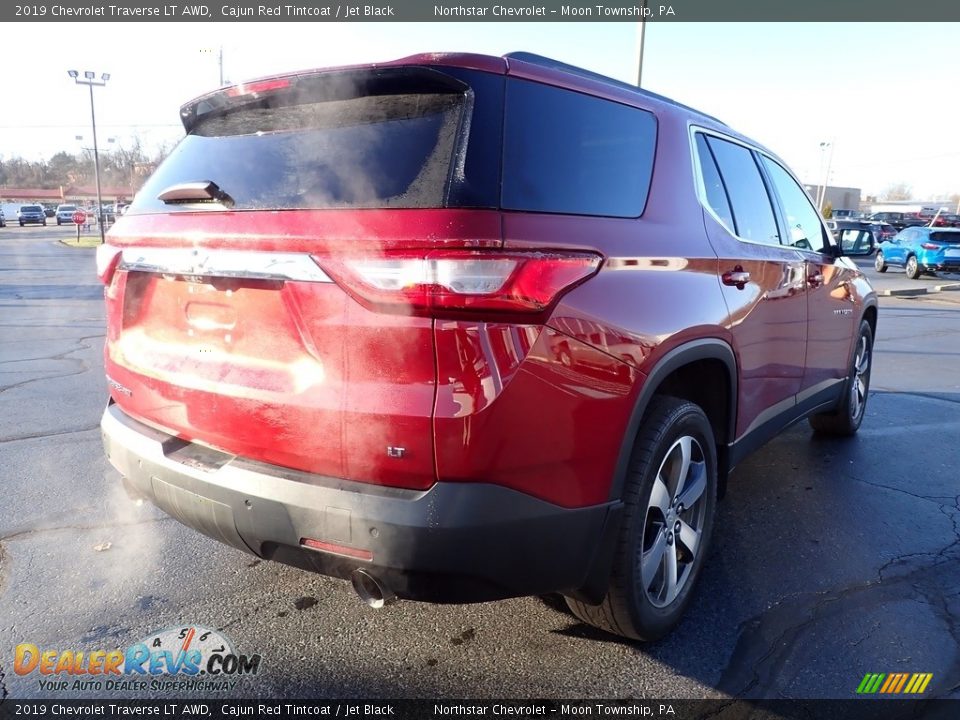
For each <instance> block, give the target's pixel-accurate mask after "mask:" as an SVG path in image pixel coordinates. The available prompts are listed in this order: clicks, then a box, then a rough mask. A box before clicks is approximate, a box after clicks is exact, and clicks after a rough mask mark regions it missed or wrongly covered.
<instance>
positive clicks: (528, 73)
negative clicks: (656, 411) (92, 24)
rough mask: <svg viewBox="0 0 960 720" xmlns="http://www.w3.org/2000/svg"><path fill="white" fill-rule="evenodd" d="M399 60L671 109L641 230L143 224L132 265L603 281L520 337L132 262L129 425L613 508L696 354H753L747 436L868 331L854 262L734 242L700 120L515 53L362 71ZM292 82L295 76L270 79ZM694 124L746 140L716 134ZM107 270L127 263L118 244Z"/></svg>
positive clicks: (120, 303) (478, 324) (233, 220)
mask: <svg viewBox="0 0 960 720" xmlns="http://www.w3.org/2000/svg"><path fill="white" fill-rule="evenodd" d="M401 65H427V66H438V67H444V66H456V67H465V68H473V69H478V70H482V71H484V72H490V73H498V74H509V75H511V76H515V77H521V78H525V79H530V80H537V81H540V82H545V83H549V84H554V85H560V86H564V87H570V88H572V89H575V90H578V91H581V92H589V93H591V94H596V95H598V96H601V97H606V98H609V99H612V100H616V101H618V102H623V103H627V104H632V105H637V106H641V107H644V108H647V109H649V110H651V111H652V112H654V113H656V115H657V118H658V137H657V149H656V158H655V162H654V176H653V180H652V183H651V191H650V197H649V199H648V202H647V207H646V210H645V213H644V215H643V217H642V218H637V219H629V218H627V219H616V218H598V217H577V216H572V215H549V214H535V213H517V212H498V211H495V210H288V211H284V212H274V211H222V210H218V211H216V212H200V213H188V212H177V213H171V214H169V215H167V214H162V215H135V216H126V217H124V218H123V219H122V222H120V223H118V224H117V225H116V226H115V227H114V229H113V230H111V232H110V233H109V238H108V242H109V244H110V247H112V248H115V249H116V250H123V249H125V248H129V249H131V250H132V249H137V248H167V249H170V248H173V249H177V248H179V249H184V250H198V251H199V250H202V251H220V250H246V251H254V252H267V251H279V252H289V253H307V254H309V255H310V256H312V257H314V258H316V260H317V264H318V265H319V266H320V267H323V266H324V264H325V262H327V267H328V268H331V273H330V274H331V275H333V276H334V279H338V278H337V277H336V272H335V271H333V270H332V268H333V267H335V266H336V265H337V263H341V262H342V261H343V260H344V259H350V258H359V257H371V256H372V257H377V256H382V255H384V254H389V253H402V252H407V251H409V252H414V253H415V252H417V251H430V250H434V249H450V248H471V249H479V250H484V249H486V250H489V251H497V250H501V251H503V252H513V251H519V252H529V251H536V250H549V251H560V252H567V253H570V252H585V253H592V254H595V255H596V256H598V257H601V258H603V264H602V266H601V268H600V270H599V272H597V274H596V275H594V276H593V277H591V278H590V279H589V280H588V281H586V282H584V283H582V284H580V285H579V286H577V287H575V288H574V289H572V290H570V291H569V292H567V293H566V294H564V295H563V296H562V297H561V298H560V300H559V302H558V303H557V304H556V305H555V307H554V308H553V310H552V312H551V313H550V314H549V316H548V317H544V318H537V319H536V321H531V320H530V319H523V318H518V319H516V320H511V321H508V320H505V319H504V318H502V317H496V318H488V317H481V318H478V319H464V318H458V319H449V318H440V319H436V318H432V317H415V316H413V315H412V313H410V314H402V313H401V314H397V313H395V312H391V313H383V312H377V310H376V308H374V307H372V306H370V305H369V303H368V304H367V306H366V307H365V306H364V304H362V303H361V302H358V301H357V299H355V297H351V295H350V294H349V293H348V292H347V291H346V290H345V288H344V287H341V286H340V285H339V284H337V283H334V282H300V281H290V280H288V281H265V280H236V281H234V280H223V281H216V282H208V281H203V280H196V281H195V280H191V279H189V278H182V277H180V278H175V277H164V276H162V275H159V274H150V273H142V272H130V271H127V270H124V269H123V267H122V266H121V267H120V269H119V270H117V271H116V272H114V273H113V275H112V277H110V273H109V267H108V266H109V263H106V265H105V267H106V268H107V270H108V271H107V272H105V273H104V277H105V278H108V279H109V282H110V284H109V286H108V289H107V293H106V296H107V309H108V336H107V345H106V368H107V373H108V375H109V376H110V378H111V379H112V380H113V381H114V383H116V384H117V385H119V386H121V387H123V388H125V389H126V390H127V391H128V393H125V392H121V391H120V390H118V389H117V387H116V386H112V390H111V393H112V396H113V399H114V400H115V401H116V402H117V403H118V404H119V405H120V406H121V408H122V409H123V410H124V411H125V412H127V413H128V414H130V415H131V416H133V417H134V418H137V419H140V420H142V421H144V422H147V423H148V424H153V425H156V426H158V427H161V428H163V429H165V430H167V431H169V432H171V433H173V434H175V435H177V436H179V437H181V438H184V439H186V440H198V441H201V442H202V443H205V444H209V445H211V446H214V447H217V448H220V449H223V450H225V451H227V452H229V453H233V454H236V455H240V456H243V457H248V458H252V459H255V460H262V461H265V462H268V463H273V464H277V465H281V466H286V467H291V468H296V469H300V470H305V471H308V472H311V473H317V474H319V475H325V476H332V477H336V478H346V479H349V480H354V481H359V482H364V483H372V484H378V485H387V486H396V487H404V488H414V489H426V488H429V487H430V486H432V485H433V484H434V483H436V482H437V481H454V482H484V483H494V484H499V485H503V486H506V487H509V488H513V489H516V490H519V491H521V492H524V493H527V494H529V495H532V496H535V497H537V498H541V499H545V500H548V501H550V502H552V503H555V504H557V505H560V506H563V507H580V506H586V505H596V504H599V503H602V502H605V501H607V500H608V499H610V493H611V486H612V483H613V481H614V478H615V476H616V473H617V461H618V456H619V454H620V452H621V448H622V447H623V444H624V442H625V433H626V431H627V428H628V424H629V422H630V419H631V414H632V412H633V411H634V408H635V407H636V406H637V402H638V398H639V397H640V394H641V392H642V390H643V389H644V383H645V380H646V378H647V376H648V375H649V374H650V373H651V372H652V371H653V370H654V369H655V368H656V366H657V364H658V363H659V362H660V360H662V359H663V358H665V357H666V356H667V355H668V354H669V353H670V352H671V351H672V350H674V349H675V348H678V347H680V346H681V345H683V344H684V343H686V342H688V341H691V340H699V339H704V338H709V339H715V340H718V341H720V342H722V343H725V344H726V345H728V346H729V347H730V348H732V349H733V352H734V354H735V357H736V361H737V378H736V380H737V381H738V382H739V392H738V395H737V397H736V398H734V399H733V400H732V402H733V403H734V404H735V418H736V421H735V423H736V427H735V429H734V432H733V436H732V437H731V438H722V440H724V441H726V440H734V439H736V438H740V437H741V436H743V435H744V434H745V433H746V432H747V431H748V430H750V429H752V428H754V427H756V426H757V425H758V423H760V422H762V421H763V420H764V419H765V418H766V417H767V416H768V415H769V413H770V412H771V411H772V410H773V409H776V408H777V407H779V406H781V405H782V404H783V403H789V402H791V401H793V400H795V398H796V396H797V394H798V393H800V392H802V391H803V390H806V389H810V388H812V387H816V386H817V384H818V383H819V382H822V381H823V380H825V379H835V378H839V377H842V376H843V374H844V372H845V369H846V362H847V358H848V356H849V353H850V348H851V344H850V339H851V337H852V329H851V324H852V323H853V322H854V319H856V318H859V317H860V316H862V308H863V300H864V297H865V296H866V295H868V294H869V292H870V289H869V286H868V285H867V284H866V283H865V282H861V280H860V279H859V278H858V274H857V272H856V271H855V270H853V269H851V268H850V267H848V266H847V265H845V264H844V263H843V262H842V261H838V260H833V259H827V258H823V259H822V261H821V262H812V261H804V260H798V259H797V253H796V252H795V251H793V250H789V249H784V248H773V247H770V246H761V245H754V244H747V243H743V242H740V241H739V240H737V239H736V238H734V237H732V236H731V235H730V234H729V233H727V232H725V231H724V229H723V228H722V227H721V226H720V225H719V223H717V222H716V220H715V219H714V218H713V217H712V216H711V215H710V214H709V213H708V212H706V211H705V210H704V208H703V207H702V206H701V204H700V202H699V199H698V197H697V194H696V191H695V187H696V180H695V177H694V170H693V163H692V162H691V161H690V158H691V146H690V142H691V141H690V134H689V125H688V123H687V121H686V119H685V118H686V116H687V112H686V111H685V110H683V109H680V108H678V107H676V106H673V105H670V104H669V103H664V102H660V101H658V100H657V99H655V98H647V97H642V96H639V95H637V94H636V93H633V92H631V91H628V90H625V89H622V88H617V87H615V86H612V85H609V84H606V83H603V82H600V81H596V80H592V79H589V78H582V77H578V76H573V75H570V74H568V73H564V72H561V71H558V70H552V69H546V68H543V67H540V66H537V65H534V64H531V63H526V62H523V61H519V60H505V59H503V58H487V57H483V56H473V55H420V56H414V57H411V58H405V59H402V60H398V61H395V62H393V63H388V64H383V65H378V66H362V67H386V66H401ZM284 77H291V76H275V78H273V79H278V78H284ZM273 79H270V78H268V79H266V81H267V82H268V83H269V82H270V81H271V80H273ZM218 92H219V91H218ZM194 102H196V101H194ZM698 122H701V123H703V124H704V125H705V126H707V127H710V128H713V129H715V130H717V131H720V132H724V133H726V134H728V135H730V136H731V137H739V136H738V135H737V134H736V133H733V132H732V131H730V130H729V128H726V126H723V125H722V124H720V123H715V122H712V121H710V120H709V119H706V118H702V117H699V116H698ZM104 257H105V258H108V257H109V258H110V259H111V261H112V257H111V256H110V251H109V250H105V251H104ZM738 268H739V269H740V271H743V272H746V273H749V281H748V282H746V283H744V284H743V286H742V287H736V286H731V285H724V284H723V283H722V282H721V276H722V275H723V274H724V273H726V272H728V271H734V270H737V269H738ZM818 277H819V278H820V279H816V278H818ZM339 279H340V281H341V282H343V279H342V278H339ZM355 295H356V294H355ZM848 308H850V309H852V310H853V312H852V313H851V317H850V318H846V317H844V318H842V319H837V315H835V313H834V312H833V311H834V310H838V309H840V310H845V309H848ZM424 314H426V315H429V312H427V313H424ZM627 441H629V438H627ZM388 448H389V449H402V453H401V454H400V455H399V456H397V455H396V454H394V455H393V456H391V455H390V454H389V453H388Z"/></svg>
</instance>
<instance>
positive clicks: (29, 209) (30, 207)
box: [20, 205, 43, 212]
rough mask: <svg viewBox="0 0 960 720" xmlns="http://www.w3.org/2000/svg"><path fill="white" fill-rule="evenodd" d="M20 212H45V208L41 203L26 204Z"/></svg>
mask: <svg viewBox="0 0 960 720" xmlns="http://www.w3.org/2000/svg"><path fill="white" fill-rule="evenodd" d="M20 212H43V208H42V207H40V206H39V205H24V206H23V207H22V208H20Z"/></svg>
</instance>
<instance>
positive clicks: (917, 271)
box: [874, 227, 960, 280]
mask: <svg viewBox="0 0 960 720" xmlns="http://www.w3.org/2000/svg"><path fill="white" fill-rule="evenodd" d="M890 265H898V266H900V267H902V268H904V269H905V270H906V273H907V277H908V278H910V279H911V280H916V279H917V278H919V277H920V276H921V275H923V274H924V273H935V272H960V229H952V228H951V229H944V230H941V229H939V228H931V227H912V228H906V229H905V230H901V231H900V232H899V233H898V234H897V236H896V237H895V238H893V240H890V241H887V242H884V243H881V245H880V250H879V251H878V252H877V255H876V258H875V259H874V267H875V268H876V270H877V272H886V271H887V267H889V266H890Z"/></svg>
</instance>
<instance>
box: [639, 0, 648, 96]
mask: <svg viewBox="0 0 960 720" xmlns="http://www.w3.org/2000/svg"><path fill="white" fill-rule="evenodd" d="M648 2H649V0H643V2H642V3H641V7H642V8H643V12H644V13H646V11H647V3H648ZM646 35H647V21H646V20H641V21H640V27H639V28H637V45H638V47H637V87H643V45H644V41H645V40H646Z"/></svg>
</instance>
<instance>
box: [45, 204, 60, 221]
mask: <svg viewBox="0 0 960 720" xmlns="http://www.w3.org/2000/svg"><path fill="white" fill-rule="evenodd" d="M43 214H44V215H46V216H47V217H48V218H52V217H56V216H57V206H56V205H44V206H43Z"/></svg>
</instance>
